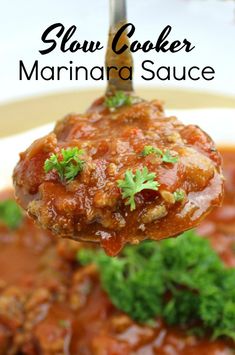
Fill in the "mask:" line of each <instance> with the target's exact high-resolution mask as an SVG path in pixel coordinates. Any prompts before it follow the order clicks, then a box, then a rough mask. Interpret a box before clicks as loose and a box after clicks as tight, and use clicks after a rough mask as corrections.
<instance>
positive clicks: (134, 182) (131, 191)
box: [117, 167, 159, 211]
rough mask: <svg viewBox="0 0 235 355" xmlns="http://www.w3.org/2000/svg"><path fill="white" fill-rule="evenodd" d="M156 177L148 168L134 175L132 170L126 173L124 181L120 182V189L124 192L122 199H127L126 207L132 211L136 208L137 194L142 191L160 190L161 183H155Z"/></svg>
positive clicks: (137, 171)
mask: <svg viewBox="0 0 235 355" xmlns="http://www.w3.org/2000/svg"><path fill="white" fill-rule="evenodd" d="M155 177H156V174H155V173H150V172H149V171H148V168H147V167H144V168H143V169H142V170H139V169H137V170H136V173H135V174H133V172H132V170H127V171H126V172H125V178H124V180H118V182H117V183H118V187H119V188H120V189H121V191H122V198H123V199H127V201H126V205H130V209H131V211H133V210H134V209H135V208H136V205H135V194H137V193H138V192H141V191H142V190H146V189H149V190H155V191H157V190H158V187H159V183H158V182H157V181H154V179H155Z"/></svg>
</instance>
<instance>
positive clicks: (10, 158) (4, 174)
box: [0, 108, 235, 189]
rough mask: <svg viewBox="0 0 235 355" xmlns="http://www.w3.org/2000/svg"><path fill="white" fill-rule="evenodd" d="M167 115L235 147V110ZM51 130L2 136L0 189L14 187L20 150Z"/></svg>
mask: <svg viewBox="0 0 235 355" xmlns="http://www.w3.org/2000/svg"><path fill="white" fill-rule="evenodd" d="M167 115H174V116H177V117H178V118H179V119H180V120H181V121H182V122H183V123H185V124H196V125H198V126H200V127H201V128H202V129H203V130H205V131H206V132H207V133H208V134H210V135H211V137H212V138H213V139H214V140H215V142H216V143H217V145H234V146H235V109H218V108H216V109H193V110H174V111H173V110H168V111H167ZM52 129H53V124H47V125H44V126H41V127H38V128H36V129H33V130H30V131H27V132H25V133H21V134H17V135H14V136H9V137H6V138H3V139H1V141H0V152H1V154H0V189H3V188H5V187H10V186H12V179H11V177H12V171H13V168H14V166H15V164H16V163H17V161H18V157H19V155H18V153H19V152H21V151H24V150H25V149H26V148H27V147H28V146H29V145H30V144H31V143H32V142H33V141H34V140H35V139H37V138H39V137H41V136H43V135H45V134H47V133H48V132H50V131H51V130H52ZM234 164H235V162H234Z"/></svg>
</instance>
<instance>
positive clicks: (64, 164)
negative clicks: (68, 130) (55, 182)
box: [44, 147, 84, 182]
mask: <svg viewBox="0 0 235 355" xmlns="http://www.w3.org/2000/svg"><path fill="white" fill-rule="evenodd" d="M83 153H84V151H83V150H82V149H78V148H77V147H73V148H67V149H62V150H61V155H62V159H60V157H59V154H52V155H51V156H50V158H48V159H47V160H46V161H45V163H44V170H45V172H46V173H48V172H49V171H51V170H56V171H57V173H58V175H59V177H60V179H61V181H64V180H65V181H67V182H69V181H72V180H73V179H74V178H75V177H76V176H77V175H78V173H80V172H81V171H82V169H83V165H84V161H83V160H81V159H80V156H81V155H82V154H83Z"/></svg>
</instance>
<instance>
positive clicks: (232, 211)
mask: <svg viewBox="0 0 235 355" xmlns="http://www.w3.org/2000/svg"><path fill="white" fill-rule="evenodd" d="M234 156H235V152H234V151H232V150H224V151H223V158H224V162H225V177H226V185H225V188H226V189H225V192H226V194H225V201H224V205H223V207H222V208H220V209H216V210H215V211H214V213H213V214H211V215H210V217H208V218H206V219H205V221H204V222H203V223H202V224H201V225H200V227H199V229H198V230H199V232H200V233H202V234H203V235H206V236H207V237H208V238H209V239H210V241H211V242H212V244H213V246H214V248H215V250H216V251H217V252H218V254H219V255H220V257H221V258H222V260H223V261H224V263H225V264H227V265H228V266H235V254H234V243H235V170H234V164H233V161H234ZM7 197H9V192H2V194H1V199H2V200H4V199H6V198H7ZM10 197H11V195H10ZM0 245H1V251H0V265H1V270H0V353H1V354H3V355H4V354H6V355H7V354H17V355H18V354H26V355H38V354H39V355H59V354H61V355H62V354H65V355H67V354H70V355H75V354H79V355H83V354H84V355H103V354H108V355H123V354H125V355H128V354H130V355H132V354H138V355H154V354H158V355H159V354H161V355H169V354H172V355H198V354H202V355H208V354H210V355H218V354H220V355H230V354H232V353H233V352H234V350H235V345H234V343H233V342H227V341H225V340H216V341H211V340H209V339H206V338H202V339H200V338H197V337H196V336H194V335H188V334H187V333H186V332H184V331H182V330H180V329H176V328H175V327H169V326H167V325H165V324H164V323H163V322H162V320H160V319H158V320H157V323H156V325H155V326H154V327H150V326H147V325H140V324H137V323H135V322H134V321H133V320H131V319H130V318H129V317H128V316H126V315H125V314H124V313H122V312H121V311H119V310H117V309H115V307H114V306H113V305H112V304H111V303H110V301H109V299H108V297H107V295H106V294H105V293H104V291H103V290H102V288H101V286H100V283H99V275H98V273H97V270H96V268H95V266H94V265H88V266H86V267H81V266H79V265H78V264H77V263H76V262H75V255H76V252H77V251H78V249H79V248H81V247H82V246H83V247H84V245H82V244H81V243H77V242H74V241H72V240H71V241H69V240H59V239H57V238H55V237H53V236H52V235H50V234H48V233H46V232H45V231H42V230H40V229H39V228H38V227H36V226H35V225H34V224H33V222H32V220H30V219H28V218H26V217H25V219H24V222H23V224H22V225H21V226H20V227H19V228H18V229H17V230H15V231H9V230H7V229H6V227H4V226H1V229H0Z"/></svg>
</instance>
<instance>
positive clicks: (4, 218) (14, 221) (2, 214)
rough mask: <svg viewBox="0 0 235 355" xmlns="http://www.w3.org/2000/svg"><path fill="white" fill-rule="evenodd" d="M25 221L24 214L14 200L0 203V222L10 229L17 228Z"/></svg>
mask: <svg viewBox="0 0 235 355" xmlns="http://www.w3.org/2000/svg"><path fill="white" fill-rule="evenodd" d="M22 219H23V212H22V210H21V208H20V207H19V206H18V205H17V203H16V202H15V201H14V200H10V199H9V200H5V201H1V202H0V222H2V223H3V224H5V225H6V226H7V227H8V228H10V229H15V228H17V227H18V226H19V225H20V223H21V222H22Z"/></svg>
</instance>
